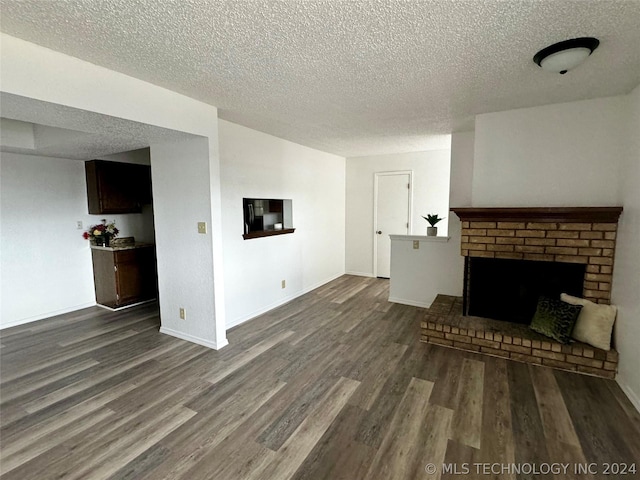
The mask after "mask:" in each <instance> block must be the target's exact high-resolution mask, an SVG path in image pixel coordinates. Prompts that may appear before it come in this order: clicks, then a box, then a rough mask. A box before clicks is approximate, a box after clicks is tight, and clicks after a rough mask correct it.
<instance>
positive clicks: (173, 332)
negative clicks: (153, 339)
mask: <svg viewBox="0 0 640 480" xmlns="http://www.w3.org/2000/svg"><path fill="white" fill-rule="evenodd" d="M160 333H164V334H165V335H171V336H172V337H176V338H179V339H181V340H186V341H187V342H191V343H197V344H198V345H202V346H203V347H208V348H212V349H214V350H220V349H221V348H222V347H225V346H227V345H229V342H228V341H227V339H226V338H225V339H224V340H222V341H220V342H212V341H211V340H205V339H204V338H200V337H196V336H193V335H189V334H188V333H183V332H179V331H177V330H173V329H171V328H167V327H160Z"/></svg>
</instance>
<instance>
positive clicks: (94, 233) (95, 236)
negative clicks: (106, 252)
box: [82, 218, 120, 247]
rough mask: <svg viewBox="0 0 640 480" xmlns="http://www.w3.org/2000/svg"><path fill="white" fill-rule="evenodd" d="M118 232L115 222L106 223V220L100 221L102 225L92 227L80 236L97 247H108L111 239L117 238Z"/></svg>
mask: <svg viewBox="0 0 640 480" xmlns="http://www.w3.org/2000/svg"><path fill="white" fill-rule="evenodd" d="M118 233H120V231H119V230H118V229H117V228H116V222H115V221H113V222H111V223H107V220H106V219H104V218H103V219H102V223H99V224H98V225H92V226H91V227H89V229H88V230H87V231H86V232H84V233H83V234H82V237H83V238H84V239H85V240H91V243H94V244H95V245H98V246H105V247H108V246H109V243H110V242H111V239H112V238H115V237H117V236H118Z"/></svg>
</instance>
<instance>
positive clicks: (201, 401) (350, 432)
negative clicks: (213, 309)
mask: <svg viewBox="0 0 640 480" xmlns="http://www.w3.org/2000/svg"><path fill="white" fill-rule="evenodd" d="M387 296H388V281H386V280H379V279H370V278H359V277H352V276H344V277H341V278H339V279H338V280H335V281H333V282H331V283H329V284H327V285H325V286H323V287H321V288H319V289H317V290H315V291H313V292H311V293H309V294H307V295H305V296H303V297H300V298H299V299H297V300H295V301H293V302H291V303H289V304H287V305H285V306H283V307H280V308H278V309H276V310H273V311H271V312H269V313H267V314H265V315H263V316H261V317H259V318H257V319H255V320H253V321H250V322H247V323H245V324H243V325H241V326H239V327H237V328H235V329H233V330H232V331H230V332H229V341H230V345H229V346H228V347H226V348H224V349H223V350H221V351H219V352H215V351H212V350H209V349H207V348H205V347H201V346H198V345H193V344H190V343H188V342H185V341H182V340H179V339H176V338H173V337H169V336H166V335H162V334H160V333H158V326H159V319H158V312H157V310H156V309H155V307H154V306H141V307H136V308H133V309H130V310H126V311H122V312H108V311H106V310H102V309H98V308H90V309H86V310H82V311H79V312H75V313H71V314H67V315H61V316H58V317H55V318H51V319H48V320H43V321H39V322H35V323H31V324H27V325H24V326H20V327H15V328H11V329H7V330H4V331H3V332H2V334H1V337H0V343H1V348H0V355H1V375H2V377H1V381H2V383H1V388H0V400H1V402H2V403H1V415H2V425H1V430H0V442H1V448H2V450H1V472H2V478H3V479H7V480H9V479H19V480H25V479H38V480H40V479H52V478H64V479H164V478H179V479H189V480H192V479H193V480H197V479H216V480H219V479H265V480H266V479H274V480H282V479H289V478H291V479H298V480H302V479H345V480H357V479H429V478H443V479H444V478H446V479H454V478H455V479H457V478H466V479H489V478H496V479H534V478H535V479H552V478H554V479H559V478H567V479H568V478H576V479H600V478H603V479H604V478H606V479H615V478H621V479H622V478H639V475H638V474H631V473H630V474H627V475H621V474H618V475H605V472H604V470H605V468H606V466H605V464H612V463H613V464H620V463H623V464H627V465H629V464H633V463H635V464H636V468H640V465H639V464H640V415H639V414H638V412H637V411H636V410H635V409H634V407H633V406H632V405H631V403H630V402H629V401H628V400H627V398H626V397H625V396H624V394H623V393H622V391H621V390H620V389H619V387H618V386H617V384H616V383H615V382H613V381H608V380H603V379H600V378H594V377H588V376H583V375H578V374H572V373H566V372H560V371H554V370H550V369H548V368H543V367H532V366H527V365H524V364H520V363H514V362H511V361H507V360H504V359H499V358H493V357H487V356H481V355H477V354H473V353H465V352H460V351H456V350H450V349H447V348H443V347H438V346H435V345H426V344H422V343H419V342H418V338H419V321H420V318H421V316H422V315H424V312H425V311H426V310H424V309H420V308H414V307H408V306H403V305H398V304H391V303H388V302H387V301H386V298H387ZM551 463H558V464H569V467H568V469H567V474H566V475H564V474H557V475H554V474H552V473H550V474H546V473H545V472H542V473H539V472H536V471H534V472H530V471H529V467H527V465H529V466H530V467H531V468H537V469H538V470H543V469H544V468H545V467H544V465H545V464H551ZM428 464H434V465H435V467H436V469H435V472H434V473H431V472H428V471H427V470H429V468H430V467H429V466H428ZM443 464H445V465H450V466H451V468H456V471H457V473H458V474H455V473H454V472H453V471H451V472H449V473H447V472H444V473H443V467H442V465H443ZM474 464H477V465H478V466H476V465H474ZM502 464H504V466H503V465H502ZM510 464H511V465H510ZM575 464H595V466H594V465H591V466H590V470H591V471H592V472H596V473H590V474H580V473H575V468H577V467H576V466H575ZM496 465H497V466H496ZM518 465H520V468H521V469H522V470H523V471H524V473H523V472H521V473H520V474H518V473H514V469H515V467H516V466H518ZM425 467H426V468H425ZM465 467H466V468H467V469H468V473H467V474H464V473H465ZM478 468H481V469H482V468H484V469H485V470H480V471H478V470H477V469H478ZM487 468H488V469H489V471H487V470H486V469H487ZM485 473H486V474H485Z"/></svg>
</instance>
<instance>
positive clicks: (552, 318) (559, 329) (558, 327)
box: [529, 297, 582, 344]
mask: <svg viewBox="0 0 640 480" xmlns="http://www.w3.org/2000/svg"><path fill="white" fill-rule="evenodd" d="M580 310H582V305H571V304H569V303H566V302H563V301H561V300H554V299H552V298H546V297H540V299H539V300H538V308H537V309H536V314H535V315H534V316H533V320H531V325H529V328H530V329H531V330H533V331H535V332H538V333H541V334H542V335H546V336H547V337H550V338H553V339H554V340H557V341H559V342H560V343H565V344H566V343H569V341H571V332H572V331H573V326H574V325H575V323H576V320H577V319H578V315H580Z"/></svg>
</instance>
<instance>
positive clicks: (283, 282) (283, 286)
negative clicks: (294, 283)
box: [282, 280, 287, 288]
mask: <svg viewBox="0 0 640 480" xmlns="http://www.w3.org/2000/svg"><path fill="white" fill-rule="evenodd" d="M286 286H287V281H286V280H282V288H285V287H286Z"/></svg>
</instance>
